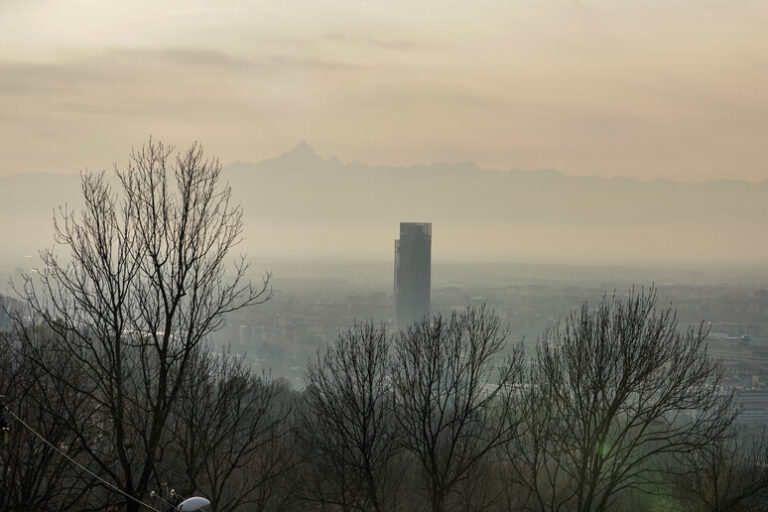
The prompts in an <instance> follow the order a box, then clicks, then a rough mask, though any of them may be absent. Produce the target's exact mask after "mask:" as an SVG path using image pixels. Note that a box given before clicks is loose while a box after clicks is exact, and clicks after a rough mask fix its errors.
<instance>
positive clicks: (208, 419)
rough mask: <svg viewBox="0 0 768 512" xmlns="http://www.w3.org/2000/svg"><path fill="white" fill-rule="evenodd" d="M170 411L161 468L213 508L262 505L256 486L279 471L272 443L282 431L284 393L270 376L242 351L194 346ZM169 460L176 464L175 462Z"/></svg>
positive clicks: (221, 511) (225, 510)
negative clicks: (167, 454) (168, 455)
mask: <svg viewBox="0 0 768 512" xmlns="http://www.w3.org/2000/svg"><path fill="white" fill-rule="evenodd" d="M182 389H183V391H182V394H181V396H180V398H179V400H177V403H176V408H175V410H174V413H173V423H172V429H171V431H172V433H173V438H174V439H173V442H171V443H170V446H169V449H170V450H171V451H173V450H175V449H178V452H179V457H173V458H172V460H171V461H170V465H169V466H168V471H166V474H167V479H168V480H169V482H173V478H174V471H173V470H175V469H178V473H176V478H178V475H179V474H180V475H184V476H185V477H186V478H184V479H183V480H181V481H180V482H179V484H180V485H177V488H178V489H179V490H184V494H185V495H190V494H193V493H201V494H202V495H204V496H206V497H207V498H208V499H209V500H210V501H211V511H212V512H231V511H234V510H246V509H247V510H251V509H253V508H257V509H258V510H264V501H265V500H264V499H263V497H264V496H267V495H269V492H268V491H265V490H264V489H263V488H264V487H268V486H271V485H273V484H274V481H275V480H276V478H277V477H278V476H279V475H280V473H281V472H283V471H285V469H286V465H285V462H286V461H285V460H284V459H283V457H281V455H280V454H279V453H276V452H275V447H281V446H282V443H281V441H282V438H283V437H285V436H286V435H287V431H288V421H287V419H288V414H289V412H290V411H289V409H288V407H287V406H286V405H287V404H286V403H285V401H281V400H280V399H279V398H280V397H279V396H278V395H279V394H280V393H281V392H284V391H285V390H282V389H281V388H280V387H279V386H278V385H277V383H275V382H274V381H273V380H272V378H271V377H270V376H269V375H256V374H255V373H254V371H253V370H252V369H251V368H250V367H249V366H248V365H247V364H246V363H245V362H244V360H243V358H242V357H241V356H235V355H233V354H231V353H228V352H226V353H223V354H213V353H212V352H211V351H209V350H201V351H199V352H198V353H196V354H195V355H194V356H193V360H192V361H191V364H190V371H189V372H188V373H187V382H186V383H185V384H184V386H183V388H182ZM174 461H176V462H179V461H180V462H182V464H181V467H178V465H177V464H174Z"/></svg>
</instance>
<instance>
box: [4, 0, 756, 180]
mask: <svg viewBox="0 0 768 512" xmlns="http://www.w3.org/2000/svg"><path fill="white" fill-rule="evenodd" d="M766 27H768V2H766V1H765V0H722V1H719V0H718V1H715V0H689V1H677V0H595V1H592V0H583V1H561V0H494V1H487V0H480V1H477V0H475V1H473V2H467V1H451V0H441V1H437V0H430V1H423V0H408V1H394V0H389V1H386V2H382V1H362V0H350V1H343V0H333V1H317V0H280V1H274V2H267V1H261V2H257V1H252V2H248V1H235V0H227V1H210V0H208V1H194V0H179V1H158V0H151V1H135V0H132V1H129V2H126V1H125V0H121V1H106V0H92V1H84V0H65V1H56V0H38V1H35V0H2V1H0V154H1V155H2V156H3V159H2V164H0V175H9V174H16V173H20V172H30V171H49V172H76V171H78V170H80V169H83V168H86V167H89V168H91V169H98V168H102V167H110V166H111V163H112V162H113V161H119V162H124V161H125V160H126V155H127V152H128V150H129V148H130V147H131V146H134V145H138V144H140V143H141V142H142V141H143V140H144V139H145V138H146V137H147V136H149V135H150V134H154V135H155V136H158V137H161V138H163V139H165V140H169V141H171V142H175V143H177V144H179V145H187V144H188V143H189V142H190V141H192V140H194V139H199V140H201V141H203V143H204V144H205V146H206V149H207V150H208V152H209V153H210V154H216V155H218V156H219V157H220V158H221V160H222V161H223V162H224V163H227V162H231V161H237V160H242V161H259V160H262V159H264V158H268V157H272V156H275V155H277V154H279V153H281V152H283V151H285V150H286V149H288V148H290V147H292V146H294V145H296V143H297V142H298V141H300V140H302V139H305V140H307V141H308V142H309V143H310V144H311V145H312V146H313V147H314V148H315V149H316V150H317V151H318V152H319V153H320V154H321V155H324V156H326V157H328V156H331V155H338V156H339V157H340V158H341V159H342V160H345V161H349V160H362V161H365V162H368V163H372V164H377V163H391V164H410V163H416V162H433V161H466V160H472V161H476V162H477V163H479V164H480V165H482V166H484V167H494V168H519V169H542V168H555V169H559V170H561V171H564V172H566V173H569V174H578V175H597V176H617V175H621V176H635V177H638V178H643V179H653V178H659V177H666V178H670V179H677V180H684V181H698V180H703V179H711V178H740V179H747V180H751V181H760V180H764V179H767V178H768V165H766V162H768V143H766V141H768V30H766Z"/></svg>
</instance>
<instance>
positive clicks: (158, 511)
mask: <svg viewBox="0 0 768 512" xmlns="http://www.w3.org/2000/svg"><path fill="white" fill-rule="evenodd" d="M3 407H5V410H6V411H8V414H10V415H11V416H13V418H14V419H15V420H16V421H18V422H19V423H20V424H21V425H23V426H24V427H25V428H26V429H27V430H29V431H30V432H32V433H33V434H34V435H35V436H37V437H38V438H39V439H40V440H41V441H42V442H44V443H45V444H47V445H48V446H50V447H51V448H53V449H54V450H55V451H56V452H57V453H59V455H61V456H62V457H64V458H65V459H67V460H68V461H69V462H71V463H72V464H74V465H75V466H77V467H78V468H80V469H82V470H83V471H85V472H86V473H88V474H89V475H91V476H92V477H93V478H95V479H96V480H98V481H100V482H101V483H103V484H104V485H106V486H107V487H109V488H110V489H112V490H113V491H115V492H117V493H119V494H122V495H123V496H125V497H126V498H128V499H130V500H133V501H135V502H136V503H138V504H139V505H141V506H142V507H145V508H148V509H149V510H154V512H160V510H159V509H156V508H155V507H153V506H152V505H147V504H146V503H144V502H143V501H141V500H140V499H138V498H136V497H135V496H131V495H130V494H128V493H127V492H125V491H124V490H122V489H120V488H119V487H117V486H116V485H114V484H111V483H109V482H107V481H106V480H104V479H103V478H101V477H100V476H99V475H97V474H96V473H94V472H93V471H91V470H90V469H88V468H86V467H85V466H83V465H82V464H80V463H79V462H77V461H76V460H75V459H73V458H72V457H70V456H69V455H67V454H66V453H65V452H63V451H62V450H61V449H59V447H58V446H56V445H55V444H53V443H52V442H50V441H48V440H47V439H46V438H45V437H43V435H42V434H40V433H39V432H37V431H36V430H35V429H34V428H32V427H30V426H29V425H27V424H26V423H25V422H24V420H22V419H21V418H19V417H18V416H16V414H15V413H14V412H13V411H12V410H10V409H9V408H8V406H7V405H6V404H3ZM174 508H175V507H174Z"/></svg>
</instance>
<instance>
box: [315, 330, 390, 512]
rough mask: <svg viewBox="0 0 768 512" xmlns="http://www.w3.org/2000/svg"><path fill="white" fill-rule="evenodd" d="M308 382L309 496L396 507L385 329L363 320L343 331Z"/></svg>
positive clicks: (364, 507)
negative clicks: (363, 322)
mask: <svg viewBox="0 0 768 512" xmlns="http://www.w3.org/2000/svg"><path fill="white" fill-rule="evenodd" d="M305 379H306V383H307V389H306V391H305V392H304V409H305V410H304V414H303V421H302V424H301V435H302V437H303V440H304V442H305V443H306V446H307V447H308V450H309V460H308V464H307V468H308V471H307V482H306V488H307V492H308V498H309V499H310V500H312V501H314V502H316V503H319V504H321V505H322V506H324V508H326V509H333V508H337V509H339V510H361V511H376V512H383V511H387V510H394V509H395V507H396V505H397V501H398V498H399V495H398V492H397V491H398V484H399V477H398V475H397V474H396V469H397V456H398V452H397V443H396V436H397V431H396V428H395V423H394V421H393V420H392V404H393V398H394V397H393V392H392V383H391V379H390V378H389V339H388V337H387V332H386V329H385V328H384V326H378V327H377V326H374V325H372V324H370V323H366V324H360V325H356V326H354V327H353V328H351V329H349V330H348V331H346V332H344V333H342V334H341V335H339V337H338V339H337V340H336V343H335V344H334V345H333V346H331V347H328V348H327V350H326V351H325V352H324V353H323V354H318V356H317V360H316V361H314V362H311V363H310V364H309V366H308V368H307V371H306V376H305Z"/></svg>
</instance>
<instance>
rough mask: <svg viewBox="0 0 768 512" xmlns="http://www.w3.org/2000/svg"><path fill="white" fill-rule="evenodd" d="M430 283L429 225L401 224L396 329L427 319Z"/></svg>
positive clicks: (396, 247)
mask: <svg viewBox="0 0 768 512" xmlns="http://www.w3.org/2000/svg"><path fill="white" fill-rule="evenodd" d="M431 284H432V223H431V222H401V223H400V238H399V239H398V240H395V313H396V315H397V327H398V328H399V329H402V328H404V327H407V326H408V325H409V324H411V323H413V322H416V321H419V320H421V319H422V318H423V317H425V316H429V308H430V289H431V288H430V287H431Z"/></svg>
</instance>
